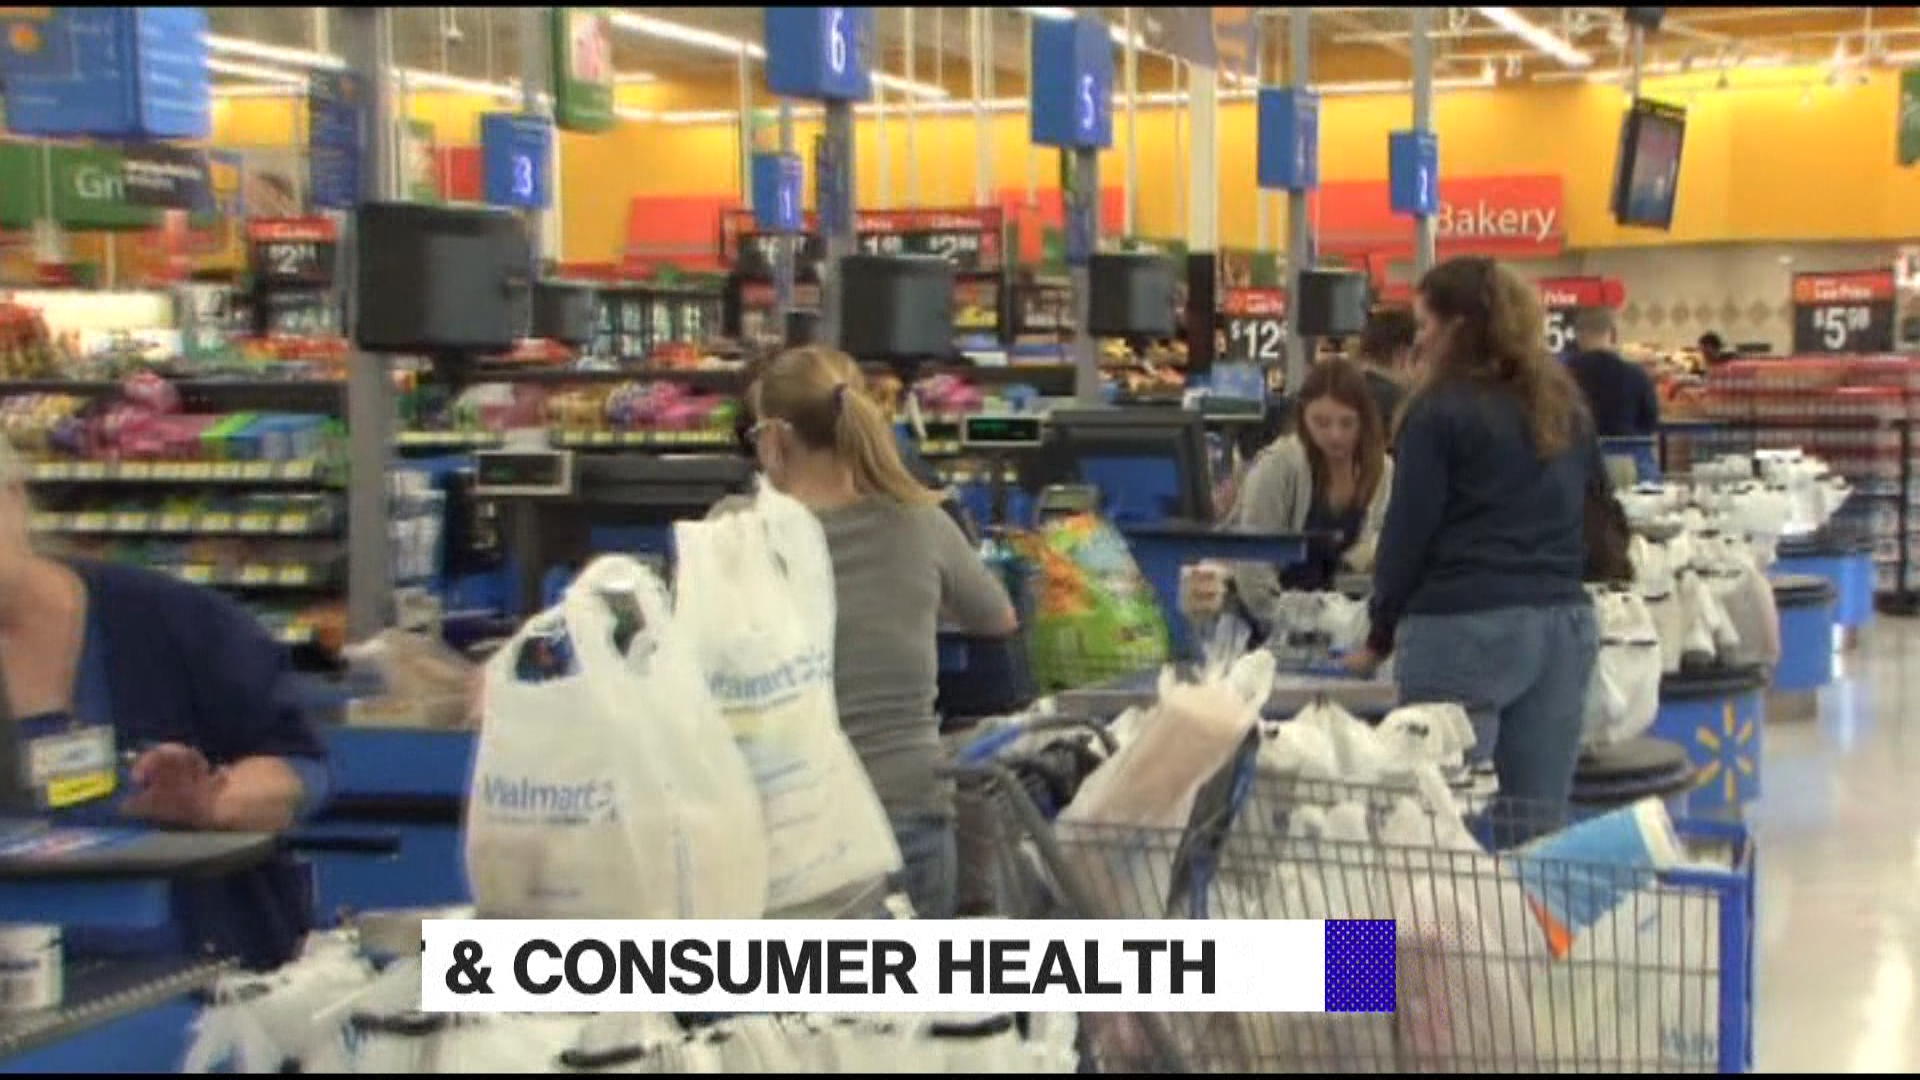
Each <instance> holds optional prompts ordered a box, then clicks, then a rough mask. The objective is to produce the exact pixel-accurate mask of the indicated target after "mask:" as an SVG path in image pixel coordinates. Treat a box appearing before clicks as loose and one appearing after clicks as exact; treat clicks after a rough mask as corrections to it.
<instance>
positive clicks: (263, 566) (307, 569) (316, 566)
mask: <svg viewBox="0 0 1920 1080" xmlns="http://www.w3.org/2000/svg"><path fill="white" fill-rule="evenodd" d="M155 569H158V570H162V571H163V572H166V573H170V574H172V575H173V576H174V577H177V578H179V579H180V580H182V581H190V582H192V583H194V584H195V585H210V586H213V587H215V588H221V589H288V590H312V589H327V588H332V587H333V584H334V580H335V577H336V574H335V570H336V567H335V565H334V564H330V563H307V562H280V563H269V562H262V563H246V564H243V565H241V566H238V567H223V566H215V565H211V564H208V563H184V564H181V565H178V566H168V567H155Z"/></svg>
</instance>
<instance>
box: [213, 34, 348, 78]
mask: <svg viewBox="0 0 1920 1080" xmlns="http://www.w3.org/2000/svg"><path fill="white" fill-rule="evenodd" d="M205 37H206V42H207V48H209V49H212V50H214V51H215V52H223V53H231V54H232V55H234V56H246V57H251V58H252V59H255V60H273V61H277V62H279V63H282V64H292V65H293V66H295V67H303V68H311V69H313V70H315V71H345V70H347V62H346V61H345V60H343V59H341V58H340V57H338V56H334V55H332V54H331V53H323V52H314V51H313V50H311V49H288V48H284V47H282V46H279V45H268V44H265V43H263V42H259V41H248V40H247V39H246V38H237V37H227V36H226V35H224V34H207V35H205Z"/></svg>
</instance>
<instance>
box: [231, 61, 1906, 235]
mask: <svg viewBox="0 0 1920 1080" xmlns="http://www.w3.org/2000/svg"><path fill="white" fill-rule="evenodd" d="M1818 77H1819V73H1817V72H1810V71H1808V72H1779V71H1776V72H1754V73H1751V74H1749V75H1744V76H1736V82H1735V83H1734V85H1733V87H1732V88H1731V89H1729V90H1723V91H1715V90H1712V89H1711V88H1707V89H1705V91H1704V92H1698V93H1694V94H1691V96H1690V91H1696V90H1701V89H1702V84H1701V83H1700V82H1698V81H1688V80H1687V79H1685V78H1676V79H1670V80H1655V81H1650V82H1649V83H1648V85H1647V88H1646V89H1647V92H1648V93H1649V94H1651V95H1653V96H1657V97H1662V98H1665V99H1667V100H1675V101H1681V102H1684V103H1686V104H1687V105H1688V107H1689V115H1688V130H1687V143H1686V149H1685V152H1684V157H1683V161H1682V172H1681V182H1680V195H1679V202H1678V205H1677V207H1676V210H1675V215H1674V228H1673V231H1672V232H1671V233H1667V234H1661V233H1655V232H1648V231H1645V230H1638V229H1622V228H1620V227H1618V226H1616V225H1615V224H1614V223H1613V221H1612V219H1611V218H1610V216H1609V215H1608V212H1607V192H1608V187H1609V185H1610V184H1611V181H1612V176H1613V159H1614V154H1615V150H1616V141H1617V138H1618V129H1619V120H1620V114H1621V110H1622V109H1623V107H1624V96H1623V94H1622V91H1621V90H1620V89H1619V88H1618V87H1613V86H1603V85H1589V84H1585V83H1562V84H1554V85H1530V86H1517V87H1512V88H1506V87H1502V88H1496V89H1488V90H1471V91H1452V92H1448V93H1443V94H1441V95H1439V96H1438V98H1437V100H1436V104H1435V126H1436V129H1437V130H1438V132H1439V137H1440V162H1441V166H1440V167H1441V171H1442V174H1443V175H1448V174H1451V175H1455V176H1468V175H1492V174H1516V173H1535V174H1541V173H1544V174H1551V175H1559V176H1561V177H1562V178H1563V179H1564V183H1565V198H1566V206H1565V208H1564V215H1565V226H1566V236H1567V243H1568V246H1569V247H1572V248H1603V247H1618V246H1636V245H1648V244H1655V245H1657V244H1675V243H1697V242H1714V241H1718V242H1725V241H1740V240H1882V239H1894V238H1905V237H1910V236H1920V174H1916V172H1915V171H1914V170H1911V169H1901V168H1898V167H1897V166H1896V165H1895V155H1894V133H1895V122H1896V116H1897V110H1898V88H1897V76H1896V75H1895V74H1894V73H1892V72H1888V71H1875V72H1872V73H1871V77H1870V81H1869V84H1868V85H1866V86H1854V85H1846V86H1843V87H1840V88H1829V87H1827V86H1825V85H1824V83H1818V82H1817V80H1818ZM1809 86H1814V88H1813V89H1811V90H1809V89H1808V87H1809ZM622 100H623V103H627V104H631V105H634V106H636V107H646V108H661V107H665V108H672V107H675V106H676V105H677V104H679V101H678V100H677V97H676V93H675V91H674V90H673V89H672V88H667V87H623V88H622ZM410 101H411V107H410V109H409V112H410V113H411V114H412V115H414V116H416V117H425V118H427V119H429V120H430V121H432V122H433V123H434V126H435V128H436V133H437V136H438V137H439V138H440V139H441V141H443V142H455V143H460V142H471V141H473V139H474V132H475V130H476V124H477V122H476V120H475V119H474V117H476V116H477V114H478V113H479V112H481V111H484V110H485V109H487V108H494V107H497V105H496V104H494V103H492V102H488V101H485V100H484V99H477V98H473V97H471V96H467V95H447V94H441V95H428V94H420V95H414V96H413V97H412V98H411V99H410ZM220 106H221V107H220V108H219V109H218V110H217V111H216V114H215V117H216V128H217V133H216V141H217V142H220V143H229V144H249V145H262V144H267V145H272V144H282V145H284V144H289V143H291V142H292V141H293V139H292V133H293V131H294V130H295V128H294V126H293V125H294V119H293V110H292V109H291V108H290V107H289V105H288V104H287V103H286V102H284V101H262V100H236V101H225V102H222V103H220ZM1409 110H1410V105H1409V102H1408V100H1407V98H1406V97H1404V96H1399V95H1378V96H1353V97H1336V98H1331V99H1329V100H1328V101H1327V102H1326V104H1325V107H1324V110H1323V113H1322V118H1321V173H1322V176H1323V177H1324V178H1325V179H1327V180H1382V179H1384V178H1385V176H1386V137H1387V133H1388V132H1389V131H1391V130H1393V129H1395V128H1399V127H1404V126H1406V124H1407V121H1408V117H1409ZM1026 123H1027V122H1026V117H1025V116H1024V114H1000V115H995V116H993V117H991V118H990V124H989V128H990V133H991V134H990V138H991V140H992V147H993V155H994V169H993V184H992V186H993V187H995V188H1002V187H1008V188H1024V187H1025V186H1026V184H1027V177H1028V160H1029V159H1028V153H1029V146H1028V142H1027V128H1026ZM1138 124H1139V138H1140V173H1141V188H1140V192H1139V218H1138V221H1137V223H1136V231H1138V232H1140V233H1143V234H1147V235H1156V236H1178V235H1184V233H1185V232H1186V220H1185V216H1184V213H1183V211H1182V209H1181V207H1182V206H1183V201H1182V199H1181V196H1180V193H1181V192H1182V191H1183V190H1184V188H1185V186H1186V183H1187V170H1188V166H1187V164H1186V163H1187V161H1188V156H1189V155H1188V153H1187V152H1186V148H1187V147H1188V146H1189V145H1190V140H1186V139H1184V138H1183V140H1182V142H1180V143H1179V144H1177V145H1176V142H1175V138H1174V135H1175V122H1174V112H1173V111H1172V110H1168V109H1150V110H1143V111H1142V113H1141V115H1140V117H1139V121H1138ZM1114 126H1115V138H1116V149H1115V150H1112V151H1109V152H1107V153H1104V154H1102V155H1101V160H1100V168H1101V175H1102V178H1103V181H1104V182H1106V183H1108V184H1118V183H1119V182H1120V181H1121V178H1122V176H1123V171H1124V160H1125V159H1124V156H1123V153H1122V150H1121V149H1120V148H1123V147H1124V145H1125V140H1126V123H1125V120H1124V116H1121V115H1116V117H1115V124H1114ZM917 127H918V130H917V133H916V136H915V141H916V155H915V156H916V157H917V160H918V168H919V198H918V200H917V201H918V204H919V205H926V206H931V205H942V204H945V205H953V204H970V203H972V202H973V192H974V177H975V168H976V165H975V161H976V159H975V154H974V145H975V139H974V122H973V119H972V118H971V117H967V116H961V117H922V118H921V119H920V120H919V121H918V124H917ZM818 129H819V125H818V123H817V122H808V121H802V122H800V123H798V124H796V137H797V138H796V145H797V146H798V147H799V148H800V150H801V152H802V155H803V156H806V157H810V156H811V155H810V153H808V151H809V148H810V147H811V144H812V137H813V135H814V133H815V132H817V131H818ZM905 129H906V124H905V121H904V119H903V118H899V117H890V118H889V120H888V123H887V139H888V144H889V150H888V155H887V157H888V159H889V160H890V162H891V169H892V172H891V178H892V195H893V203H894V205H896V206H900V205H906V189H907V183H906V181H907V169H906V156H907V155H906V146H905V143H906V134H905ZM856 133H857V140H856V141H857V146H856V150H855V154H856V174H857V178H858V193H857V198H858V201H859V203H860V205H862V206H877V205H878V204H879V187H880V183H879V176H878V165H877V163H878V161H879V160H880V154H879V141H878V134H877V128H876V125H875V123H874V121H873V119H872V118H871V117H868V118H863V119H861V120H860V121H859V123H858V125H857V129H856ZM738 142H739V140H738V135H737V133H736V128H735V126H734V125H733V124H732V123H730V122H720V123H709V124H697V125H669V124H664V123H654V122H628V123H622V124H621V125H620V126H619V127H617V128H616V129H615V130H613V131H611V132H608V133H605V134H601V135H576V134H571V133H565V134H563V135H562V136H561V153H562V165H561V174H562V175H561V190H562V207H563V215H562V216H563V233H564V235H563V254H564V257H565V258H567V259H569V260H582V261H603V260H611V259H615V258H617V256H618V252H619V248H620V245H621V243H622V240H623V237H624V235H625V223H626V208H627V204H628V201H629V200H630V199H631V198H632V197H634V196H636V195H701V194H704V195H731V194H737V193H738V190H739V156H738V155H739V145H738ZM1220 146H1221V164H1220V175H1221V180H1222V202H1221V205H1220V231H1221V240H1222V242H1223V243H1224V244H1227V245H1231V246H1254V244H1255V243H1256V238H1255V235H1254V233H1255V221H1256V211H1255V205H1254V191H1253V182H1252V177H1253V160H1254V110H1253V106H1252V105H1251V103H1247V102H1230V103H1227V104H1225V105H1223V106H1222V108H1221V115H1220ZM1057 173H1058V166H1057V158H1056V156H1055V155H1054V153H1053V152H1051V151H1042V152H1041V153H1040V155H1039V159H1038V178H1039V186H1040V187H1041V188H1043V189H1047V188H1053V187H1055V186H1056V177H1057ZM1272 205H1273V206H1274V213H1273V222H1272V224H1270V226H1269V230H1270V231H1269V236H1270V237H1273V238H1278V237H1282V236H1284V235H1285V234H1284V231H1283V229H1284V226H1283V224H1282V219H1283V217H1284V207H1283V203H1282V201H1281V200H1277V199H1276V200H1274V201H1273V204H1272Z"/></svg>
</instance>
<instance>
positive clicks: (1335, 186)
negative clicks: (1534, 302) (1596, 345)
mask: <svg viewBox="0 0 1920 1080" xmlns="http://www.w3.org/2000/svg"><path fill="white" fill-rule="evenodd" d="M1565 206H1566V204H1565V194H1564V190H1563V185H1562V183H1561V180H1560V177H1558V176H1461V177H1454V178H1452V179H1445V178H1443V179H1442V180H1441V181H1440V209H1439V212H1438V213H1436V214H1435V215H1434V219H1433V220H1434V234H1435V246H1436V248H1438V250H1439V252H1440V254H1442V255H1468V254H1472V255H1500V256H1528V255H1554V254H1558V253H1559V252H1560V251H1561V250H1562V249H1564V248H1565V246H1566V214H1565ZM1308 209H1309V212H1310V213H1311V214H1312V215H1313V217H1314V222H1315V228H1316V230H1317V232H1318V236H1319V244H1320V249H1321V251H1323V252H1326V253H1329V254H1340V255H1345V256H1348V257H1352V258H1356V259H1360V258H1365V257H1366V256H1368V255H1372V254H1378V253H1383V252H1385V253H1401V252H1411V251H1412V250H1413V223H1412V222H1411V221H1410V220H1409V219H1407V218H1406V217H1404V216H1401V215H1399V214H1395V213H1394V212H1393V209H1392V207H1391V206H1390V205H1389V204H1388V199H1387V182H1386V181H1385V180H1353V181H1340V182H1335V183H1327V184H1322V185H1321V186H1320V190H1319V191H1318V192H1316V193H1315V194H1314V195H1313V196H1312V197H1311V198H1310V201H1309V207H1308Z"/></svg>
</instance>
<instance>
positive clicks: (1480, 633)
mask: <svg viewBox="0 0 1920 1080" xmlns="http://www.w3.org/2000/svg"><path fill="white" fill-rule="evenodd" d="M1397 638H1398V640H1397V641H1396V643H1395V649H1394V651H1395V654H1396V657H1397V658H1396V659H1395V661H1394V670H1395V675H1396V678H1397V679H1398V681H1399V684H1400V700H1401V702H1402V703H1403V704H1408V705H1413V704H1421V703H1426V702H1451V703H1454V704H1457V705H1460V706H1461V707H1462V708H1464V709H1466V711H1467V716H1468V717H1469V718H1470V719H1471V720H1472V721H1473V732H1474V737H1475V746H1474V748H1473V753H1472V760H1474V761H1476V762H1484V761H1486V760H1487V759H1489V758H1491V759H1492V760H1493V767H1494V772H1495V774H1496V775H1498V776H1499V778H1500V801H1499V803H1498V804H1496V807H1495V818H1496V821H1495V837H1494V844H1495V846H1496V847H1501V848H1505V847H1510V846H1512V845H1513V844H1514V843H1518V842H1521V841H1524V840H1525V839H1527V838H1529V837H1530V836H1531V835H1532V834H1535V833H1537V832H1540V831H1542V830H1543V829H1544V828H1545V827H1546V826H1547V825H1548V824H1550V823H1552V821H1551V820H1542V818H1547V819H1557V818H1558V817H1560V816H1561V815H1563V814H1565V812H1566V808H1567V804H1568V799H1569V797H1570V796H1571V795H1572V793H1573V772H1574V767H1575V766H1576V765H1577V764H1578V762H1579V759H1580V725H1581V718H1582V715H1583V714H1584V712H1585V711H1586V702H1587V683H1588V681H1589V680H1590V679H1591V678H1592V676H1593V664H1594V658H1595V656H1597V655H1598V653H1599V649H1600V631H1599V625H1598V623H1597V622H1596V620H1595V618H1594V614H1593V607H1592V605H1590V604H1573V605H1568V606H1565V607H1516V608H1496V609H1494V610H1492V611H1475V612H1467V613H1463V614H1458V615H1409V616H1407V617H1406V618H1405V619H1403V620H1401V622H1400V626H1399V630H1398V633H1397Z"/></svg>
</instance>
